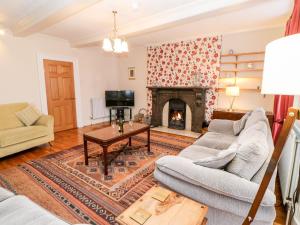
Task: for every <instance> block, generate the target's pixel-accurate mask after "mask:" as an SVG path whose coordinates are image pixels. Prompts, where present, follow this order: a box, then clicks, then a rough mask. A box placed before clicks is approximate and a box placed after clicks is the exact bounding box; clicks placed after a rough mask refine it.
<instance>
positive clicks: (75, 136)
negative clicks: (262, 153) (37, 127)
mask: <svg viewBox="0 0 300 225" xmlns="http://www.w3.org/2000/svg"><path fill="white" fill-rule="evenodd" d="M105 126H108V124H97V125H93V126H87V127H84V128H80V129H72V130H67V131H61V132H58V133H56V134H55V141H54V142H52V146H50V145H48V144H46V145H43V146H40V147H37V148H33V149H30V150H27V151H23V152H20V153H17V154H15V155H12V156H8V157H5V158H3V159H0V170H3V169H8V168H11V167H14V166H17V165H18V164H21V163H23V162H26V161H29V160H33V159H37V158H40V157H42V156H46V155H49V154H51V153H54V152H59V151H61V150H64V149H68V148H71V147H73V146H76V145H79V144H82V143H83V139H82V134H83V133H84V132H87V131H91V130H95V129H99V128H101V127H105ZM170 135H171V134H170ZM279 190H280V189H279V184H278V182H276V197H277V204H276V213H277V217H276V220H275V223H274V225H279V224H280V225H282V224H285V217H286V213H285V210H284V208H283V206H282V202H281V193H280V191H279Z"/></svg>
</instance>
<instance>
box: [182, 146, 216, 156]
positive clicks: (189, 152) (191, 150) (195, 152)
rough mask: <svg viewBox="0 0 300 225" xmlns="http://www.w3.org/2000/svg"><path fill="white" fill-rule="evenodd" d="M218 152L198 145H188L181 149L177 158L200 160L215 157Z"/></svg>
mask: <svg viewBox="0 0 300 225" xmlns="http://www.w3.org/2000/svg"><path fill="white" fill-rule="evenodd" d="M218 152H220V151H219V150H216V149H212V148H207V147H204V146H200V145H190V146H188V147H186V148H185V149H183V150H182V151H181V152H180V153H179V156H181V157H184V158H187V159H191V160H200V159H204V158H208V157H212V156H216V155H217V154H218Z"/></svg>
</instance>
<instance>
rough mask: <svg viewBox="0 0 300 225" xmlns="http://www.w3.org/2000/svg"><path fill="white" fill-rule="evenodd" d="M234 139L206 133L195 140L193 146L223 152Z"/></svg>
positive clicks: (225, 135)
mask: <svg viewBox="0 0 300 225" xmlns="http://www.w3.org/2000/svg"><path fill="white" fill-rule="evenodd" d="M236 139H237V136H234V135H230V134H222V133H216V132H207V133H206V134H204V135H203V136H202V137H201V138H199V139H198V140H196V141H195V143H194V145H200V146H204V147H208V148H213V149H218V150H223V149H227V148H228V147H229V146H230V145H231V144H232V142H233V141H235V140H236Z"/></svg>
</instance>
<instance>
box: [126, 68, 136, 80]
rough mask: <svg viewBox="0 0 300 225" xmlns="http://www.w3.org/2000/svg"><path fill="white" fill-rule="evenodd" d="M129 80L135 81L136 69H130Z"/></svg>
mask: <svg viewBox="0 0 300 225" xmlns="http://www.w3.org/2000/svg"><path fill="white" fill-rule="evenodd" d="M128 79H129V80H135V67H128Z"/></svg>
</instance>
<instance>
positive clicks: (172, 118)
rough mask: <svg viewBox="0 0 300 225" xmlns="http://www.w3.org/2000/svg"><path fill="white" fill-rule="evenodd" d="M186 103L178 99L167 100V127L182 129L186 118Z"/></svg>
mask: <svg viewBox="0 0 300 225" xmlns="http://www.w3.org/2000/svg"><path fill="white" fill-rule="evenodd" d="M185 110H186V104H185V102H184V101H182V100H180V99H171V100H170V101H169V118H168V122H169V128H173V129H178V130H184V129H185V120H186V115H185V114H186V113H185Z"/></svg>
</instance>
